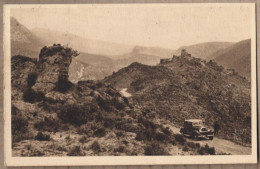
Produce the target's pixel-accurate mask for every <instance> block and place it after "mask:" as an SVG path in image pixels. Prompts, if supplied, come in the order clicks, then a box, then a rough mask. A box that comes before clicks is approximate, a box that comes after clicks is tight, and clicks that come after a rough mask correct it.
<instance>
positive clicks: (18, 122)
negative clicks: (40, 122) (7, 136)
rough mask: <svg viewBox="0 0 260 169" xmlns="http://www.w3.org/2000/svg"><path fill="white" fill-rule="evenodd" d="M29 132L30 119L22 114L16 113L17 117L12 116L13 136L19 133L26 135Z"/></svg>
mask: <svg viewBox="0 0 260 169" xmlns="http://www.w3.org/2000/svg"><path fill="white" fill-rule="evenodd" d="M12 110H13V109H12ZM12 113H13V112H12ZM27 131H28V119H27V118H26V117H25V116H24V115H23V114H21V113H20V112H19V113H16V115H14V114H12V135H16V134H18V133H26V132H27Z"/></svg>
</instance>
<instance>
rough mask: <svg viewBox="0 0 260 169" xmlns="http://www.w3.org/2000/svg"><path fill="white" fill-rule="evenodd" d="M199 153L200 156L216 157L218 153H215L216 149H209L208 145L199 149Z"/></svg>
mask: <svg viewBox="0 0 260 169" xmlns="http://www.w3.org/2000/svg"><path fill="white" fill-rule="evenodd" d="M198 153H199V154H200V155H208V154H210V155H215V154H216V151H215V147H209V145H208V144H206V145H205V146H202V147H200V148H199V149H198Z"/></svg>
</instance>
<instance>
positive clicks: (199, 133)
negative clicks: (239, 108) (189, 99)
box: [180, 119, 214, 140]
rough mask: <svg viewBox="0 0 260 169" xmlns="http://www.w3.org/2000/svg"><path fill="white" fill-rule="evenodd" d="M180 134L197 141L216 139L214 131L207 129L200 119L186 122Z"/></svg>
mask: <svg viewBox="0 0 260 169" xmlns="http://www.w3.org/2000/svg"><path fill="white" fill-rule="evenodd" d="M180 133H181V134H183V135H185V136H187V135H188V136H190V137H192V138H194V139H196V140H198V139H200V138H208V139H210V140H213V138H214V131H213V130H212V129H209V128H207V127H205V126H204V125H203V123H202V120H200V119H189V120H185V121H184V125H183V127H182V128H181V129H180Z"/></svg>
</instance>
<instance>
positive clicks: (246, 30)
mask: <svg viewBox="0 0 260 169" xmlns="http://www.w3.org/2000/svg"><path fill="white" fill-rule="evenodd" d="M251 14H252V6H238V5H235V6H230V5H226V6H225V5H224V6H223V5H217V6H199V5H196V6H190V5H189V6H188V5H184V6H179V5H169V4H168V5H149V4H146V5H138V4H136V5H133V4H132V5H127V4H125V5H85V6H80V5H79V6H78V7H77V8H75V6H74V7H69V6H67V7H66V8H64V7H52V8H46V6H42V7H37V8H17V9H12V10H11V16H14V17H15V18H16V19H17V20H18V21H19V22H20V23H22V24H23V25H25V26H26V27H27V28H29V29H33V28H44V29H52V30H58V31H61V32H68V33H72V34H75V35H79V36H82V37H86V38H89V39H96V40H103V41H109V42H117V43H122V44H130V45H143V46H161V47H165V48H171V49H176V48H178V47H180V46H183V45H191V44H196V43H201V42H209V41H229V42H238V41H240V40H244V39H248V38H250V37H251V25H250V24H251V17H252V16H251Z"/></svg>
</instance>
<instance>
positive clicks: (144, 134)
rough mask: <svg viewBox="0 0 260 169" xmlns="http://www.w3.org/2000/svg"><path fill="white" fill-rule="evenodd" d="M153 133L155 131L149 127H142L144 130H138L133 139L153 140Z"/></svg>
mask: <svg viewBox="0 0 260 169" xmlns="http://www.w3.org/2000/svg"><path fill="white" fill-rule="evenodd" d="M154 133H155V131H154V130H153V129H151V128H148V129H144V130H141V131H139V132H138V133H137V134H136V137H135V139H136V140H138V141H142V140H146V141H152V140H155V134H154Z"/></svg>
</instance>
